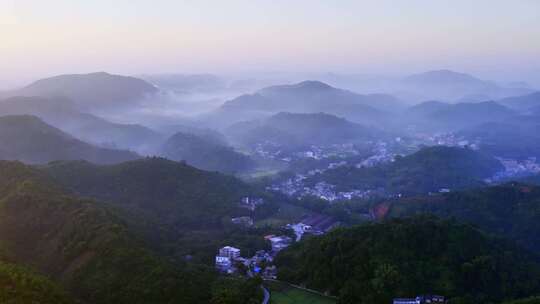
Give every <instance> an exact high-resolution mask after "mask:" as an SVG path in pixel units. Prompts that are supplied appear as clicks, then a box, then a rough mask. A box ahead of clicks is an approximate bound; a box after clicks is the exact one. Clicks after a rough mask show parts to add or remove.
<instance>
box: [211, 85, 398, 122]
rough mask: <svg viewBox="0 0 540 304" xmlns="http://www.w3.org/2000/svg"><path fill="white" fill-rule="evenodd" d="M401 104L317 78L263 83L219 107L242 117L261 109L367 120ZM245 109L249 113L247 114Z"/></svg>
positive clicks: (223, 112) (257, 112) (381, 115)
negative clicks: (320, 80)
mask: <svg viewBox="0 0 540 304" xmlns="http://www.w3.org/2000/svg"><path fill="white" fill-rule="evenodd" d="M402 108H404V105H403V104H402V103H401V102H400V101H398V100H397V99H396V98H394V97H392V96H390V95H384V94H371V95H361V94H356V93H353V92H351V91H347V90H342V89H338V88H334V87H332V86H329V85H327V84H325V83H323V82H319V81H304V82H300V83H297V84H293V85H279V86H272V87H267V88H264V89H261V90H259V91H258V92H256V93H255V94H252V95H243V96H240V97H238V98H236V99H233V100H230V101H228V102H226V103H225V104H224V105H223V106H222V107H221V108H220V110H219V111H220V112H221V113H220V114H221V115H223V116H225V115H231V116H232V115H235V114H236V115H240V116H241V117H242V118H243V120H249V119H253V118H260V117H261V115H262V114H264V113H266V114H275V113H278V112H297V113H318V112H324V113H329V114H334V115H338V116H342V117H345V118H347V119H349V120H351V121H357V122H361V123H370V124H371V123H378V122H380V120H381V119H386V118H387V116H386V115H387V114H386V113H387V112H393V111H396V110H399V109H402ZM246 113H249V114H251V117H249V115H247V114H246ZM257 115H259V117H257ZM246 116H247V118H246ZM235 121H236V122H237V121H241V120H235Z"/></svg>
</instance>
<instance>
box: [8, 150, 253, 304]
mask: <svg viewBox="0 0 540 304" xmlns="http://www.w3.org/2000/svg"><path fill="white" fill-rule="evenodd" d="M58 189H59V187H55V186H54V183H53V182H51V181H50V180H48V179H47V176H46V175H44V174H43V173H42V172H41V171H37V170H35V169H33V168H31V167H28V166H25V165H23V164H22V163H18V162H6V161H1V162H0V214H1V217H0V246H1V250H2V252H4V253H5V255H6V257H7V258H9V259H10V260H11V261H13V262H15V263H17V264H21V265H26V266H29V267H32V268H33V269H35V270H37V271H38V272H39V273H41V274H44V275H47V276H49V277H50V278H51V279H52V280H54V281H55V282H57V283H59V284H61V285H62V286H63V287H64V288H65V289H66V290H67V291H68V292H69V293H70V294H72V295H73V296H74V298H76V299H79V300H82V302H84V303H95V304H101V303H126V304H127V303H129V304H132V303H141V304H142V303H209V302H211V301H212V297H213V293H214V292H218V293H219V290H215V288H214V287H213V286H214V284H215V283H216V282H217V281H216V280H217V277H216V275H215V274H214V272H213V271H210V270H208V269H206V268H205V267H201V266H197V265H193V264H185V265H176V264H174V265H173V264H171V263H169V262H167V261H165V260H164V259H163V258H162V257H160V256H158V255H157V254H155V253H154V252H153V251H151V250H149V249H147V248H146V246H145V245H144V244H143V243H142V241H140V240H139V238H138V237H137V236H135V235H134V234H133V233H132V231H130V230H129V229H128V227H127V226H126V224H125V223H124V222H123V221H122V220H120V219H119V218H118V217H117V216H116V215H115V212H112V210H110V209H109V208H108V207H106V205H105V204H103V203H100V202H97V201H93V200H86V199H80V198H77V197H74V196H70V195H66V194H65V193H63V192H62V191H60V190H58ZM156 229H157V228H156ZM21 240H24V241H21ZM1 287H2V288H1V289H0V294H3V293H5V292H8V291H9V288H10V287H9V286H6V285H1ZM246 295H247V296H250V294H249V293H246ZM22 303H28V302H22ZM40 303H41V302H40ZM44 303H46V302H44ZM60 303H62V302H60Z"/></svg>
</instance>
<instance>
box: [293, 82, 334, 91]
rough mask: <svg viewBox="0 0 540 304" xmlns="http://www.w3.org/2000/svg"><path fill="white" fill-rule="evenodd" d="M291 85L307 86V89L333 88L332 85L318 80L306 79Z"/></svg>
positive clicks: (296, 86)
mask: <svg viewBox="0 0 540 304" xmlns="http://www.w3.org/2000/svg"><path fill="white" fill-rule="evenodd" d="M291 87H295V88H305V89H319V90H320V89H333V87H332V86H330V85H328V84H326V83H324V82H322V81H318V80H305V81H302V82H299V83H297V84H295V85H292V86H291Z"/></svg>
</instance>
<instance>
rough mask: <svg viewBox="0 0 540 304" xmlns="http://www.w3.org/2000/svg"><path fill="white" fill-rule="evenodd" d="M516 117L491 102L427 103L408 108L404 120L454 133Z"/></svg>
mask: <svg viewBox="0 0 540 304" xmlns="http://www.w3.org/2000/svg"><path fill="white" fill-rule="evenodd" d="M515 115H516V112H514V111H513V110H511V109H509V108H507V107H505V106H503V105H500V104H498V103H496V102H493V101H486V102H479V103H457V104H443V103H439V102H428V103H424V104H420V105H417V106H415V107H413V108H410V109H409V110H408V111H407V112H406V113H405V118H406V119H408V120H409V121H411V122H414V123H417V124H419V125H420V126H421V127H422V128H424V129H426V130H430V131H455V130H460V129H463V128H467V127H471V126H474V125H478V124H482V123H487V122H500V121H504V120H507V119H509V118H511V117H513V116H515Z"/></svg>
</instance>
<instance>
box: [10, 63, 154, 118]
mask: <svg viewBox="0 0 540 304" xmlns="http://www.w3.org/2000/svg"><path fill="white" fill-rule="evenodd" d="M156 92H157V89H156V88H155V87H154V86H152V85H151V84H149V83H148V82H146V81H144V80H141V79H137V78H134V77H127V76H120V75H112V74H108V73H105V72H98V73H90V74H71V75H59V76H54V77H50V78H45V79H40V80H38V81H36V82H34V83H32V84H30V85H28V86H26V87H24V88H22V89H19V90H16V91H13V92H10V93H9V94H10V95H11V96H41V97H66V98H68V99H70V100H73V101H74V102H75V103H76V104H77V106H79V107H80V108H82V109H89V110H103V109H104V108H122V107H126V106H131V105H133V104H134V103H135V102H136V101H138V100H140V99H143V98H145V97H146V96H148V95H151V94H154V93H156Z"/></svg>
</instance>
